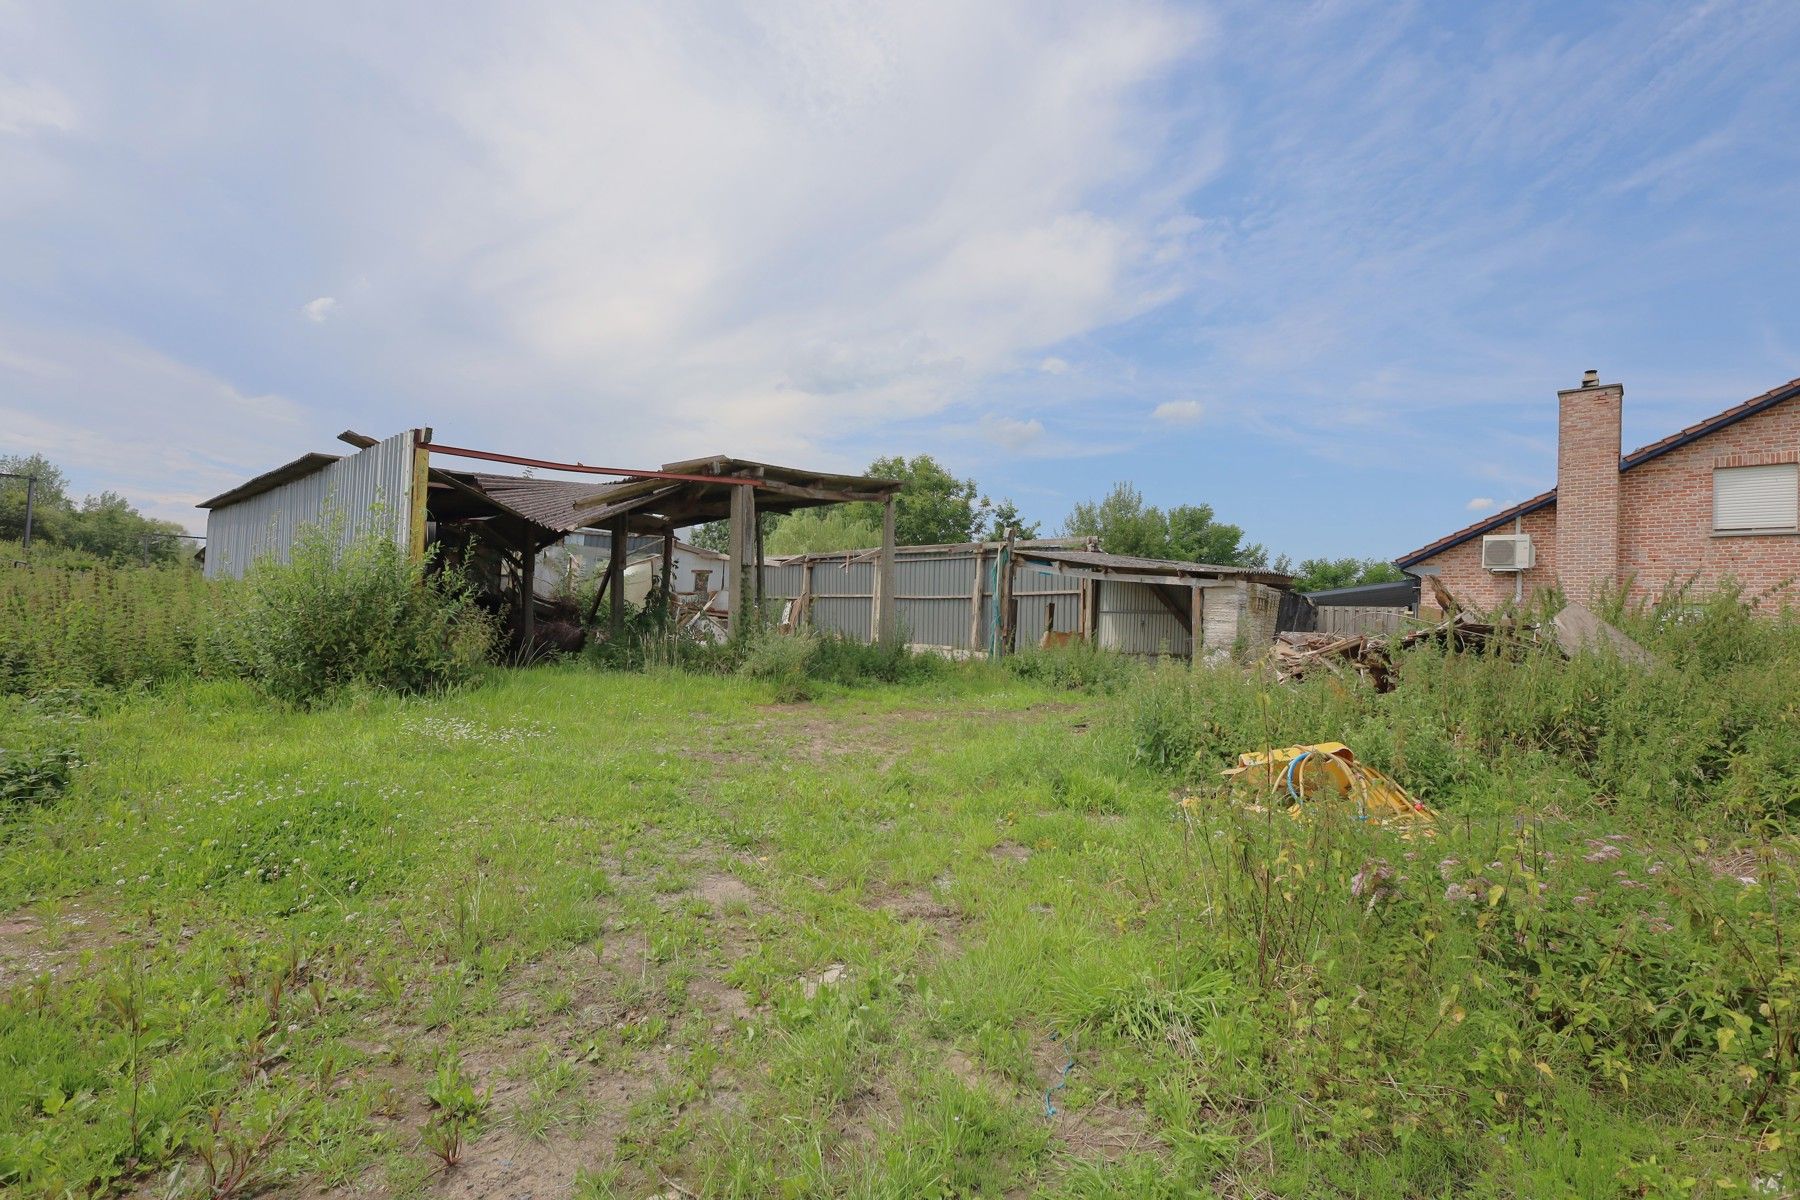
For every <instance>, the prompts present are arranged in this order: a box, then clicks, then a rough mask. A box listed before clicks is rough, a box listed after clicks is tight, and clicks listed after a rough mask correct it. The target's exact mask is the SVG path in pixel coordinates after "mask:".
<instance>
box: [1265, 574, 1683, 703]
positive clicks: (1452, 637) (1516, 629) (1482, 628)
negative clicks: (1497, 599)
mask: <svg viewBox="0 0 1800 1200" xmlns="http://www.w3.org/2000/svg"><path fill="white" fill-rule="evenodd" d="M1433 583H1434V584H1435V583H1436V581H1435V580H1434V581H1433ZM1435 590H1436V592H1437V596H1438V602H1439V604H1440V605H1441V606H1442V607H1443V608H1444V610H1445V614H1446V615H1445V617H1444V619H1443V620H1441V621H1439V622H1438V623H1437V624H1435V625H1427V626H1422V627H1420V628H1418V629H1412V630H1408V631H1407V632H1405V633H1401V634H1393V635H1389V634H1380V633H1356V634H1349V635H1341V634H1330V633H1299V632H1291V631H1290V632H1284V633H1278V634H1276V635H1275V645H1274V647H1273V649H1272V650H1271V651H1270V652H1269V665H1270V668H1271V669H1272V670H1273V672H1274V675H1275V681H1276V682H1277V683H1288V682H1291V681H1293V680H1296V679H1302V678H1305V677H1306V676H1307V675H1308V674H1310V673H1312V672H1314V671H1321V670H1323V671H1329V672H1331V673H1332V674H1335V675H1344V674H1346V673H1350V672H1353V673H1355V674H1356V675H1359V676H1361V677H1362V678H1364V679H1367V680H1368V681H1369V682H1370V683H1372V684H1374V686H1375V690H1376V691H1379V692H1389V691H1392V690H1393V689H1394V683H1395V680H1394V670H1395V666H1394V656H1395V651H1397V650H1406V649H1410V648H1411V647H1413V646H1416V645H1418V644H1419V643H1421V642H1425V641H1434V642H1437V643H1439V644H1441V645H1446V646H1448V647H1450V648H1451V649H1453V650H1476V649H1483V648H1486V647H1488V646H1496V645H1497V646H1499V647H1500V648H1502V649H1514V650H1525V649H1527V648H1529V647H1532V646H1535V645H1538V644H1539V643H1541V642H1543V641H1546V640H1547V641H1550V642H1554V643H1555V645H1556V646H1557V647H1558V648H1559V649H1560V650H1562V652H1563V653H1564V654H1566V655H1568V656H1569V657H1571V658H1572V657H1574V656H1575V655H1576V654H1579V653H1581V652H1582V651H1584V650H1587V651H1598V652H1602V653H1612V654H1617V655H1618V656H1619V657H1620V658H1622V659H1624V660H1625V661H1626V662H1629V663H1631V664H1633V665H1635V666H1649V665H1651V663H1652V662H1653V661H1654V659H1653V658H1652V656H1651V654H1650V652H1649V651H1648V650H1645V649H1644V648H1643V647H1642V646H1640V645H1638V644H1637V643H1636V642H1634V641H1632V640H1631V639H1630V638H1629V637H1627V636H1625V634H1624V633H1622V632H1620V631H1619V630H1618V629H1617V628H1616V627H1615V626H1612V625H1609V624H1607V623H1606V622H1605V621H1602V620H1601V619H1600V618H1599V617H1597V616H1595V615H1594V614H1593V613H1592V612H1590V611H1589V610H1588V609H1586V608H1585V607H1583V606H1582V605H1580V604H1576V603H1574V602H1572V601H1571V602H1570V603H1569V604H1567V605H1565V606H1564V607H1563V609H1562V611H1561V612H1559V613H1557V614H1556V617H1555V619H1554V620H1553V621H1551V622H1550V623H1549V624H1548V625H1545V626H1539V625H1525V624H1520V623H1511V622H1497V621H1493V620H1489V619H1487V618H1485V617H1482V616H1479V615H1477V614H1474V613H1470V612H1466V611H1464V610H1463V609H1462V608H1461V606H1459V605H1458V604H1457V603H1456V601H1455V600H1454V599H1453V598H1452V597H1451V596H1450V594H1449V593H1448V592H1447V591H1444V590H1443V587H1442V585H1437V587H1436V588H1435Z"/></svg>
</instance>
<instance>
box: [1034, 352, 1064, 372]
mask: <svg viewBox="0 0 1800 1200" xmlns="http://www.w3.org/2000/svg"><path fill="white" fill-rule="evenodd" d="M1038 370H1040V371H1042V372H1043V373H1044V374H1046V375H1064V374H1067V373H1068V370H1069V364H1068V363H1067V362H1065V361H1064V360H1062V359H1060V358H1058V357H1056V356H1055V355H1054V354H1052V355H1051V356H1050V357H1049V358H1046V359H1045V360H1044V361H1043V362H1041V363H1039V364H1038Z"/></svg>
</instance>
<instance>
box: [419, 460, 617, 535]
mask: <svg viewBox="0 0 1800 1200" xmlns="http://www.w3.org/2000/svg"><path fill="white" fill-rule="evenodd" d="M440 470H441V468H440ZM446 474H454V475H456V476H457V477H458V478H460V479H463V480H464V481H466V482H468V483H472V484H473V485H474V486H475V487H476V488H478V489H480V490H481V491H482V492H483V493H485V494H486V495H488V496H491V497H492V498H493V499H494V500H495V501H497V502H498V503H500V504H503V505H505V506H506V507H507V508H509V509H511V510H512V511H513V512H515V513H517V514H519V515H520V516H521V517H524V518H525V519H526V520H528V521H530V522H531V523H532V524H534V525H541V526H543V527H544V528H545V529H554V530H559V531H567V530H571V529H579V528H581V527H582V526H583V525H585V524H586V523H587V522H586V521H585V520H583V519H582V518H581V517H579V516H577V515H576V513H575V505H576V504H577V502H580V501H592V500H594V499H595V498H597V497H601V496H604V495H605V494H606V493H607V492H608V491H609V490H611V489H612V488H616V487H619V486H620V485H619V484H616V483H601V484H594V483H574V482H571V481H569V480H566V479H533V478H531V477H529V476H525V475H488V474H483V473H480V472H473V471H470V472H463V471H456V472H446Z"/></svg>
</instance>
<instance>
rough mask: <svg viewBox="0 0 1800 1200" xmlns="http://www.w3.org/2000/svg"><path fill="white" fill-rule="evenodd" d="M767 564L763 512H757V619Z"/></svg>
mask: <svg viewBox="0 0 1800 1200" xmlns="http://www.w3.org/2000/svg"><path fill="white" fill-rule="evenodd" d="M745 490H746V491H748V490H749V489H747V488H746V489H745ZM765 566H766V564H765V563H764V561H763V519H762V514H761V513H757V514H756V616H757V620H759V621H760V620H761V619H762V613H763V588H764V587H765V586H766V584H765V582H764V580H763V576H764V575H765V574H766V573H767V572H766V571H765V570H764V567H765Z"/></svg>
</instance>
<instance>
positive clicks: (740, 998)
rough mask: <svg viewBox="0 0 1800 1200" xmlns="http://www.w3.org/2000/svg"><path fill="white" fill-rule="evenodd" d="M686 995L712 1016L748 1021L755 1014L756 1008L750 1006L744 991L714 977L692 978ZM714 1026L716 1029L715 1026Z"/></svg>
mask: <svg viewBox="0 0 1800 1200" xmlns="http://www.w3.org/2000/svg"><path fill="white" fill-rule="evenodd" d="M688 997H689V998H690V999H692V1000H693V1001H694V1002H695V1003H696V1004H698V1005H699V1006H700V1008H701V1010H702V1011H704V1012H708V1013H711V1014H713V1015H714V1016H719V1017H725V1018H728V1019H730V1020H733V1021H749V1020H753V1019H754V1018H755V1016H756V1010H755V1009H754V1008H752V1007H751V1006H750V1001H749V998H748V997H746V996H745V995H744V993H742V992H740V991H738V990H737V989H736V988H734V987H731V986H730V985H728V984H724V983H720V982H719V981H718V980H716V979H696V980H694V981H693V982H692V983H690V984H688ZM714 1028H715V1029H718V1027H717V1026H715V1027H714ZM720 1032H723V1030H720Z"/></svg>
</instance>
